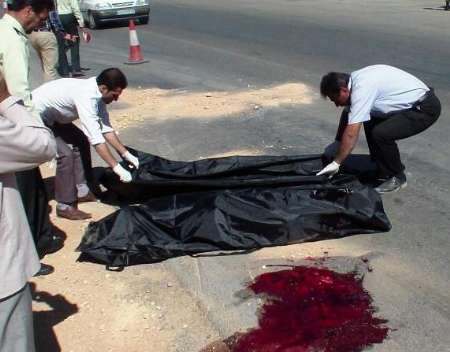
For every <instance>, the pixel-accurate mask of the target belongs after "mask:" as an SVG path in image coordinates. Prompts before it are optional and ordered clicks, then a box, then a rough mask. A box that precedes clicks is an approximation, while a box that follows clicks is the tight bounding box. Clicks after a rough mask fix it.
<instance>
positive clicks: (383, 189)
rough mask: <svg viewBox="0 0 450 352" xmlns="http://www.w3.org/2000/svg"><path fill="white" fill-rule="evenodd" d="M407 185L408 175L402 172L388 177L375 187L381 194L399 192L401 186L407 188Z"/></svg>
mask: <svg viewBox="0 0 450 352" xmlns="http://www.w3.org/2000/svg"><path fill="white" fill-rule="evenodd" d="M406 185H407V182H406V176H405V174H404V173H401V174H399V175H397V176H393V177H391V178H388V179H387V180H386V181H384V182H383V183H382V184H380V185H379V186H378V187H376V188H375V191H377V192H378V193H380V194H383V193H389V192H397V191H398V190H400V189H401V188H405V187H406Z"/></svg>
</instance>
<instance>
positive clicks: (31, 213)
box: [16, 168, 53, 253]
mask: <svg viewBox="0 0 450 352" xmlns="http://www.w3.org/2000/svg"><path fill="white" fill-rule="evenodd" d="M16 180H17V188H18V189H19V192H20V195H21V197H22V201H23V205H24V208H25V213H26V215H27V219H28V223H29V225H30V229H31V234H32V235H33V239H34V244H35V245H36V249H37V250H38V252H39V253H42V251H43V250H45V248H46V247H47V246H48V245H49V244H50V241H51V240H52V236H53V225H52V223H51V222H50V215H49V212H50V209H49V205H48V197H47V193H46V190H45V185H44V180H43V179H42V175H41V172H40V170H39V168H34V169H32V170H27V171H21V172H16Z"/></svg>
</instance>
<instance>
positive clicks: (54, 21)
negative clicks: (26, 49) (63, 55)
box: [30, 11, 71, 82]
mask: <svg viewBox="0 0 450 352" xmlns="http://www.w3.org/2000/svg"><path fill="white" fill-rule="evenodd" d="M58 37H61V38H63V39H64V40H71V36H70V34H67V33H65V32H64V28H63V25H62V23H61V21H60V20H59V16H58V13H57V12H56V11H51V12H50V13H49V16H48V19H47V21H45V22H44V23H43V24H42V25H41V26H40V27H38V28H36V29H35V30H33V32H31V34H30V42H31V45H32V46H33V48H34V49H35V50H36V52H37V54H38V56H39V59H40V60H41V66H42V71H43V72H44V81H46V82H47V81H51V80H54V79H58V78H59V75H58V71H57V65H58V42H57V38H58Z"/></svg>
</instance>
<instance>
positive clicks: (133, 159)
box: [122, 151, 139, 169]
mask: <svg viewBox="0 0 450 352" xmlns="http://www.w3.org/2000/svg"><path fill="white" fill-rule="evenodd" d="M122 158H124V159H125V160H126V161H128V162H129V163H130V164H131V165H132V166H134V167H135V168H136V169H138V168H139V159H138V158H136V157H135V156H134V155H133V154H131V153H130V152H129V151H126V152H125V153H124V154H123V155H122Z"/></svg>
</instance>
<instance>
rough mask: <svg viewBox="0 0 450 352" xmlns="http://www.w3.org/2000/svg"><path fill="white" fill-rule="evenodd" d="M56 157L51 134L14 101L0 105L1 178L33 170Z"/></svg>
mask: <svg viewBox="0 0 450 352" xmlns="http://www.w3.org/2000/svg"><path fill="white" fill-rule="evenodd" d="M55 156H56V142H55V139H54V137H53V134H52V133H51V131H50V130H49V129H48V128H46V127H45V126H44V125H43V124H42V122H41V121H40V120H39V119H38V118H37V117H35V116H33V115H32V114H31V113H30V112H28V111H27V109H26V108H25V107H23V106H22V105H20V104H19V103H18V99H17V98H15V97H9V98H7V99H5V100H3V101H1V102H0V160H1V162H0V174H2V173H8V172H16V171H22V170H28V169H32V168H34V167H36V166H38V165H39V164H42V163H44V162H46V161H49V160H51V159H53V158H54V157H55Z"/></svg>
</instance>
